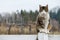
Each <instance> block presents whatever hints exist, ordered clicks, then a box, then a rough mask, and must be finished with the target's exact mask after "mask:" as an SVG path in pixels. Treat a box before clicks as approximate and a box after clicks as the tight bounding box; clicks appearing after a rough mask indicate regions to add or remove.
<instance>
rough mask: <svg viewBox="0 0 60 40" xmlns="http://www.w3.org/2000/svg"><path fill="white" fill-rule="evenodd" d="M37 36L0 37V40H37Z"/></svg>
mask: <svg viewBox="0 0 60 40" xmlns="http://www.w3.org/2000/svg"><path fill="white" fill-rule="evenodd" d="M36 37H37V35H0V40H36Z"/></svg>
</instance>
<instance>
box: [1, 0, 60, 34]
mask: <svg viewBox="0 0 60 40" xmlns="http://www.w3.org/2000/svg"><path fill="white" fill-rule="evenodd" d="M39 5H48V8H49V14H50V17H51V18H50V24H51V26H52V29H51V30H50V32H60V0H1V1H0V26H1V27H0V31H1V32H0V33H3V34H4V33H6V34H10V33H11V34H14V33H16V34H17V33H37V32H36V18H37V15H38V14H39ZM4 27H5V28H4ZM3 28H4V29H3ZM18 28H20V29H18ZM23 28H24V29H23ZM20 30H22V31H24V32H22V31H21V32H20ZM27 30H29V31H27Z"/></svg>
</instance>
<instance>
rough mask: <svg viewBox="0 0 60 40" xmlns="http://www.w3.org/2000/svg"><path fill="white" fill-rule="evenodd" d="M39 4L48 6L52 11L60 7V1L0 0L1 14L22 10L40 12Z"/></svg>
mask: <svg viewBox="0 0 60 40" xmlns="http://www.w3.org/2000/svg"><path fill="white" fill-rule="evenodd" d="M39 4H40V5H46V4H48V6H49V10H50V9H52V8H54V7H56V6H60V0H0V13H1V12H12V11H16V10H21V9H23V10H24V9H25V10H27V11H29V10H33V11H34V10H39Z"/></svg>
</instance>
